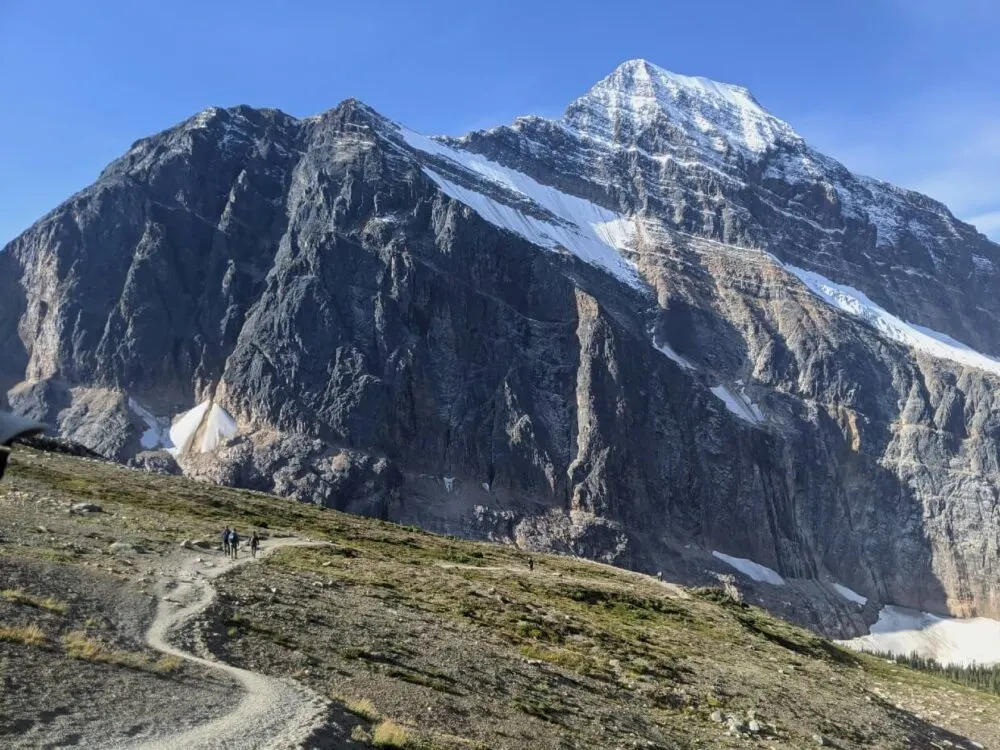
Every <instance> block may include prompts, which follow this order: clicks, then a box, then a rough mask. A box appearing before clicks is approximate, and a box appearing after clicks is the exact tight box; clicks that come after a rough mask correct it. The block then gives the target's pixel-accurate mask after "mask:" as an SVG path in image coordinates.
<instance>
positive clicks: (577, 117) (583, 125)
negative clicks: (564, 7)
mask: <svg viewBox="0 0 1000 750" xmlns="http://www.w3.org/2000/svg"><path fill="white" fill-rule="evenodd" d="M663 120H666V122H668V123H671V124H672V125H674V126H676V127H678V128H680V130H681V131H683V132H685V133H686V134H687V135H688V136H689V137H690V138H691V140H692V141H694V142H695V145H696V146H703V147H705V146H707V147H708V148H709V149H710V150H712V151H716V152H723V153H724V152H728V151H730V150H733V149H735V150H737V151H739V152H742V153H743V154H744V155H746V156H748V157H751V158H752V157H756V156H759V155H761V154H763V153H765V152H767V151H768V150H770V149H772V148H774V147H775V146H776V145H777V144H778V143H780V142H793V143H801V142H802V139H801V138H800V137H799V136H798V135H797V134H796V133H795V131H794V130H793V129H792V128H791V126H790V125H788V124H787V123H785V122H783V121H782V120H779V119H778V118H777V117H774V116H773V115H771V114H769V113H768V112H767V111H766V110H764V109H763V108H762V107H761V106H760V104H758V103H757V100H756V99H754V97H753V95H752V94H751V93H750V92H749V91H748V90H747V89H745V88H743V87H742V86H734V85H732V84H728V83H719V82H717V81H712V80H710V79H708V78H699V77H694V76H686V75H681V74H679V73H672V72H670V71H668V70H664V69H663V68H660V67H658V66H656V65H653V64H652V63H650V62H647V61H646V60H629V61H627V62H624V63H622V64H621V65H619V66H618V67H617V68H616V69H615V71H614V72H613V73H612V74H611V75H609V76H608V77H607V78H605V79H604V80H602V81H600V82H599V83H598V84H597V85H595V86H594V87H593V88H591V89H590V91H588V92H587V93H586V94H584V95H583V96H582V97H580V98H579V99H577V100H576V101H575V102H573V103H572V104H571V105H570V106H569V108H568V109H567V110H566V114H565V115H564V116H563V119H562V122H563V124H564V125H566V126H568V127H571V128H573V129H575V130H578V131H580V132H581V133H583V134H585V135H588V136H591V137H595V138H600V139H603V140H611V141H616V142H619V143H621V142H622V141H626V142H629V141H634V140H635V139H637V138H639V137H640V136H642V135H644V134H645V133H646V132H647V131H649V130H650V128H651V127H652V126H654V125H656V124H657V122H660V121H663Z"/></svg>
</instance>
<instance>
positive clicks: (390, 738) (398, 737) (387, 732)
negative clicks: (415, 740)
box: [373, 719, 410, 747]
mask: <svg viewBox="0 0 1000 750" xmlns="http://www.w3.org/2000/svg"><path fill="white" fill-rule="evenodd" d="M373 743H374V745H375V747H407V746H408V745H409V743H410V735H409V734H407V732H406V730H405V729H403V727H401V726H400V725H399V724H397V723H396V722H394V721H393V720H392V719H386V720H385V721H383V722H382V723H381V724H379V725H378V726H377V727H375V737H374V738H373Z"/></svg>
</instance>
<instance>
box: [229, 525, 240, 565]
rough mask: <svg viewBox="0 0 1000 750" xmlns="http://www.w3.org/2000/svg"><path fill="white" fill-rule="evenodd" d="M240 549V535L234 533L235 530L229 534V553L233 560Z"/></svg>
mask: <svg viewBox="0 0 1000 750" xmlns="http://www.w3.org/2000/svg"><path fill="white" fill-rule="evenodd" d="M239 548H240V535H239V534H237V533H236V529H233V530H232V531H231V532H229V551H230V552H231V553H232V555H233V559H234V560H235V559H236V556H237V555H236V553H237V551H238V550H239Z"/></svg>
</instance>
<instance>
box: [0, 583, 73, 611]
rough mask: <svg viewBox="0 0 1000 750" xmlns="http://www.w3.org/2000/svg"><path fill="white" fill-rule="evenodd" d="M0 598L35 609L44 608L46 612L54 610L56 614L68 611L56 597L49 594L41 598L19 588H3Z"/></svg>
mask: <svg viewBox="0 0 1000 750" xmlns="http://www.w3.org/2000/svg"><path fill="white" fill-rule="evenodd" d="M0 599H4V600H5V601H8V602H11V603H12V604H24V605H27V606H29V607H34V608H35V609H44V610H45V611H46V612H54V613H55V614H57V615H65V614H66V613H67V612H68V611H69V607H68V606H66V605H65V604H64V603H63V602H61V601H59V600H58V599H53V598H52V597H51V596H50V597H47V598H45V599H43V598H42V597H40V596H34V595H33V594H29V593H28V592H26V591H21V590H20V589H4V590H3V591H0Z"/></svg>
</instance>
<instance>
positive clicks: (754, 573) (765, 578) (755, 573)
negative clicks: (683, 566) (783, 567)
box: [712, 550, 785, 586]
mask: <svg viewBox="0 0 1000 750" xmlns="http://www.w3.org/2000/svg"><path fill="white" fill-rule="evenodd" d="M712 556H713V557H716V558H718V559H719V560H722V562H724V563H726V565H730V566H732V567H734V568H736V569H737V570H738V571H740V573H742V574H743V575H745V576H747V577H749V578H752V579H753V580H755V581H757V582H759V583H769V584H771V585H772V586H784V585H785V579H784V578H782V577H781V576H780V575H778V573H777V571H775V570H772V569H771V568H769V567H767V566H766V565H761V564H760V563H755V562H754V561H753V560H747V559H746V558H745V557H732V556H730V555H727V554H724V553H722V552H716V551H715V550H712Z"/></svg>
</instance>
